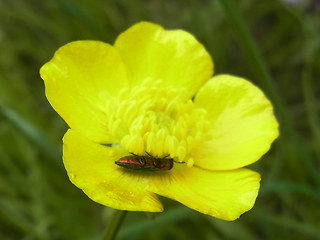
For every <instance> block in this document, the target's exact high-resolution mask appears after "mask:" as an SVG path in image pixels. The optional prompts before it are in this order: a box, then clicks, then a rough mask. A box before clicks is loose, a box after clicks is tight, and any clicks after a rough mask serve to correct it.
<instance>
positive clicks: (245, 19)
mask: <svg viewBox="0 0 320 240" xmlns="http://www.w3.org/2000/svg"><path fill="white" fill-rule="evenodd" d="M141 20H148V21H153V22H157V23H159V24H161V25H163V26H164V27H165V28H182V29H185V30H187V31H189V32H191V33H192V34H194V35H195V36H196V38H198V39H199V41H200V42H201V43H203V44H204V45H205V47H206V48H207V50H208V51H209V52H210V54H211V55H212V57H213V59H214V62H215V72H216V73H230V74H235V75H238V76H242V77H245V78H247V79H249V80H251V81H252V82H254V83H255V84H256V85H258V86H259V87H260V88H262V89H263V91H264V92H265V93H266V94H267V95H268V97H269V98H270V99H271V101H272V102H273V104H274V106H275V112H276V115H277V118H278V119H279V121H280V123H281V137H280V138H279V139H277V140H276V142H275V143H274V144H273V146H272V149H271V151H270V152H269V153H268V154H267V155H265V156H264V157H263V158H262V159H261V160H260V161H259V162H257V163H255V164H253V165H252V166H250V167H251V168H252V169H255V170H257V171H259V172H260V173H261V175H262V186H261V191H260V194H259V196H258V198H257V202H256V204H255V206H254V208H253V209H252V210H251V211H249V212H248V213H246V214H244V215H242V216H241V217H240V219H238V220H236V221H234V222H225V221H221V220H217V219H214V218H212V217H210V216H206V215H203V214H200V213H197V212H195V211H193V210H190V209H188V208H186V207H184V206H182V205H181V204H179V203H176V202H174V201H171V200H168V199H164V198H162V199H161V200H162V201H163V202H164V205H165V212H164V213H161V214H150V213H138V212H137V213H136V212H130V213H129V214H128V215H127V217H126V219H125V222H124V224H123V226H122V228H121V230H120V232H119V235H118V238H119V239H245V240H251V239H320V172H319V169H320V121H319V118H320V114H319V111H320V107H319V106H320V84H319V82H320V81H319V80H320V79H319V76H320V1H307V0H291V1H289V0H287V1H284V0H282V1H281V0H269V1H258V0H256V1H253V0H246V1H236V3H235V2H233V1H230V0H224V1H223V2H219V1H217V0H215V1H214V0H212V1H210V0H198V1H197V0H177V1H158V0H151V1H143V0H131V1H126V0H119V1H115V0H110V1H107V0H104V1H103V0H42V1H40V0H38V1H37V0H0V239H1V240H2V239H26V240H29V239H30V240H32V239H68V240H69V239H88V240H91V239H93V240H94V239H100V238H101V236H102V234H103V232H104V229H105V227H106V226H107V225H108V224H109V223H110V219H111V215H112V214H113V211H114V210H112V209H109V208H106V207H103V206H101V205H99V204H97V203H95V202H93V201H91V200H89V199H88V198H87V197H86V196H85V195H84V194H83V193H82V191H81V190H79V189H77V188H76V187H74V186H73V185H72V184H71V183H70V181H69V180H68V178H67V175H66V173H65V170H64V168H63V165H62V160H61V145H62V141H61V139H62V136H63V134H64V133H65V132H66V129H67V125H66V124H65V123H64V122H63V120H62V119H61V118H60V117H59V116H58V114H56V113H55V112H54V110H53V109H52V108H51V106H50V105H49V103H48V102H47V100H46V98H45V95H44V84H43V82H42V80H41V79H40V77H39V73H38V72H39V68H40V67H41V66H42V65H43V64H44V63H45V62H47V61H48V60H49V59H50V58H51V57H52V56H53V53H54V51H55V50H56V49H57V48H58V47H60V46H62V45H64V44H66V43H68V42H70V41H73V40H80V39H96V40H102V41H105V42H108V43H113V42H114V40H115V38H116V36H117V35H118V34H119V33H120V32H122V31H124V30H125V29H127V28H128V27H129V26H131V25H133V24H134V23H136V22H139V21H141ZM247 30H249V31H247ZM252 39H254V41H255V42H256V45H255V44H254V42H252ZM255 46H256V47H257V48H256V47H255Z"/></svg>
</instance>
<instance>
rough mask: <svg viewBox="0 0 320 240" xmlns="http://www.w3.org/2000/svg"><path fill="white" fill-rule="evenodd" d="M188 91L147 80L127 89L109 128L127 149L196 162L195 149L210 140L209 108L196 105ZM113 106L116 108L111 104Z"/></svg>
mask: <svg viewBox="0 0 320 240" xmlns="http://www.w3.org/2000/svg"><path fill="white" fill-rule="evenodd" d="M186 96H187V94H186V92H184V91H181V89H179V90H176V89H174V88H168V87H167V88H163V87H161V81H151V80H146V81H144V83H143V84H142V85H141V86H137V87H134V88H131V89H129V88H128V89H124V90H123V91H122V92H121V93H120V94H119V98H118V99H117V100H116V101H115V102H113V103H112V104H115V105H116V106H117V107H116V110H115V111H110V112H108V116H107V117H108V120H109V121H112V124H109V126H111V129H109V131H110V132H111V133H112V134H114V139H119V142H120V144H121V146H122V147H123V148H124V149H125V150H127V151H128V152H132V153H135V154H137V155H145V154H146V152H148V153H149V154H151V155H152V156H155V157H165V156H167V155H169V156H170V157H171V158H174V159H175V161H177V162H186V163H187V165H188V166H192V165H193V158H192V151H193V149H194V147H195V146H199V144H201V143H202V142H203V141H204V140H206V139H208V137H209V134H210V133H209V131H208V129H209V128H208V126H209V122H208V121H207V120H205V119H206V118H205V115H206V111H204V110H203V109H199V108H195V106H194V103H193V102H192V100H191V99H188V98H187V97H186ZM112 109H115V108H114V106H112Z"/></svg>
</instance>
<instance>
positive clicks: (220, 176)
mask: <svg viewBox="0 0 320 240" xmlns="http://www.w3.org/2000/svg"><path fill="white" fill-rule="evenodd" d="M259 181H260V176H259V174H258V173H256V172H253V171H251V170H248V169H237V170H233V171H207V170H203V169H200V168H195V167H191V168H189V167H183V169H181V171H176V172H174V173H173V174H171V176H170V177H166V178H163V177H162V178H161V177H158V178H155V179H154V181H153V182H152V183H153V191H154V192H156V193H157V194H160V195H162V196H166V197H168V198H172V199H174V200H176V201H179V202H181V203H182V204H184V205H186V206H188V207H190V208H193V209H195V210H197V211H199V212H201V213H205V214H209V215H211V216H214V217H217V218H220V219H224V220H229V221H232V220H235V219H236V218H238V217H239V216H240V215H241V214H242V213H244V212H246V211H248V210H250V209H251V208H252V207H253V205H254V203H255V200H256V197H257V195H258V191H259V186H260V184H259Z"/></svg>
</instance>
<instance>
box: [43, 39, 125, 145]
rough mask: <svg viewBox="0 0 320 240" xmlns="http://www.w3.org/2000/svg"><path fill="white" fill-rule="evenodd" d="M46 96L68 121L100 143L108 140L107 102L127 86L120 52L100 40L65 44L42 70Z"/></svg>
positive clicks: (71, 125)
mask: <svg viewBox="0 0 320 240" xmlns="http://www.w3.org/2000/svg"><path fill="white" fill-rule="evenodd" d="M40 74H41V77H42V79H43V80H44V82H45V87H46V96H47V98H48V100H49V102H50V104H51V105H52V106H53V108H54V109H55V110H56V111H57V112H58V113H59V115H60V116H61V117H62V118H63V119H64V120H65V121H66V122H67V124H68V125H69V126H70V127H71V128H73V129H76V130H78V131H81V132H82V133H83V134H84V135H86V136H87V137H89V138H90V139H92V140H94V141H97V142H108V141H109V139H110V134H109V133H108V126H106V122H107V121H106V115H107V114H108V113H107V112H106V110H107V108H106V104H107V103H108V101H110V100H111V99H112V97H113V96H115V95H117V94H118V93H119V91H120V89H121V88H123V87H125V86H127V76H126V70H125V68H124V65H123V63H122V61H121V59H120V56H119V54H118V52H117V51H116V50H115V49H114V48H113V47H112V46H110V45H108V44H106V43H102V42H98V41H76V42H71V43H69V44H66V45H65V46H63V47H61V48H60V49H59V50H58V51H57V52H56V53H55V55H54V57H53V58H52V59H51V61H50V62H48V63H46V64H45V65H44V66H43V67H42V68H41V70H40Z"/></svg>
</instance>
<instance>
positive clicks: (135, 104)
mask: <svg viewBox="0 0 320 240" xmlns="http://www.w3.org/2000/svg"><path fill="white" fill-rule="evenodd" d="M40 73H41V77H42V78H43V80H44V82H45V88H46V96H47V98H48V100H49V102H50V103H51V105H52V107H53V108H54V109H55V110H56V111H57V112H58V113H59V114H60V115H61V116H62V117H63V119H64V120H65V121H66V122H67V124H68V125H69V127H70V129H69V130H68V131H67V133H66V134H65V136H64V138H63V161H64V165H65V168H66V170H67V173H68V176H69V178H70V180H71V181H72V183H73V184H75V185H76V186H77V187H79V188H80V189H82V190H83V191H84V192H85V194H86V195H87V196H88V197H90V198H91V199H92V200H94V201H96V202H98V203H101V204H103V205H106V206H109V207H112V208H116V209H122V210H131V211H150V212H160V211H163V207H162V204H161V203H160V201H159V200H158V198H157V196H156V194H158V195H162V196H165V197H168V198H171V199H175V200H176V201H179V202H181V203H182V204H184V205H186V206H188V207H190V208H193V209H195V210H197V211H199V212H202V213H205V214H209V215H212V216H214V217H217V218H221V219H225V220H234V219H236V218H238V217H239V216H240V215H241V214H242V213H244V212H246V211H248V210H249V209H251V208H252V206H253V204H254V202H255V199H256V197H257V194H258V190H259V181H260V176H259V174H258V173H256V172H254V171H251V170H249V169H246V168H242V167H244V166H246V165H248V164H251V163H253V162H255V161H257V160H258V159H259V158H260V157H261V156H262V155H263V154H264V153H266V152H267V151H268V150H269V148H270V145H271V143H272V142H273V140H274V139H275V138H277V136H278V123H277V121H276V119H275V117H274V115H273V109H272V105H271V104H270V102H269V101H268V100H267V99H266V97H265V96H264V94H263V93H262V92H261V91H260V90H259V89H258V88H257V87H255V86H254V85H253V84H251V83H250V82H248V81H247V80H245V79H242V78H239V77H234V76H230V75H219V76H215V77H212V74H213V63H212V60H211V57H210V56H209V54H208V53H207V51H206V50H205V48H204V47H203V46H202V45H201V44H200V43H199V42H198V41H197V40H196V39H195V38H194V37H193V36H192V35H191V34H189V33H187V32H185V31H182V30H170V31H168V30H164V29H163V28H162V27H161V26H159V25H157V24H153V23H148V22H141V23H138V24H136V25H134V26H132V27H131V28H129V29H128V30H126V31H125V32H123V33H122V34H120V36H119V37H118V38H117V40H116V41H115V44H114V45H113V46H111V45H109V44H107V43H103V42H99V41H75V42H71V43H69V44H66V45H65V46H63V47H61V48H60V49H59V50H58V51H57V52H56V53H55V55H54V57H53V58H52V59H51V60H50V61H49V62H48V63H46V64H45V65H44V66H43V67H42V68H41V70H40ZM143 156H144V157H143ZM119 159H124V160H121V163H122V162H125V163H126V164H128V165H127V166H128V167H131V168H133V169H128V168H126V167H123V166H120V165H119V161H118V160H119ZM128 159H129V160H130V161H129V160H128ZM127 160H128V161H127ZM117 161H118V162H117ZM115 162H116V163H118V164H116V163H115ZM168 162H169V165H170V164H172V165H173V166H172V168H171V169H170V167H166V166H167V165H166V166H164V164H165V163H168ZM147 166H149V167H151V168H152V169H148V168H146V167H147ZM163 166H164V167H163ZM141 168H142V169H144V170H141ZM138 169H139V170H138ZM169 169H170V170H169ZM155 170H158V171H155Z"/></svg>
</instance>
